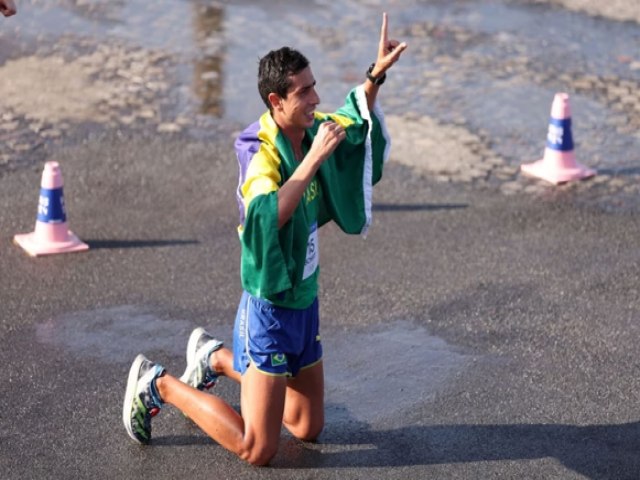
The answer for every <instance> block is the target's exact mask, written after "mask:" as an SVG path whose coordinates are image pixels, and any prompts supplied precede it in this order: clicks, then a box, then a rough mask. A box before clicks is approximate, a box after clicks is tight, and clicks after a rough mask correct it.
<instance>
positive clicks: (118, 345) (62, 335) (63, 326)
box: [36, 305, 193, 363]
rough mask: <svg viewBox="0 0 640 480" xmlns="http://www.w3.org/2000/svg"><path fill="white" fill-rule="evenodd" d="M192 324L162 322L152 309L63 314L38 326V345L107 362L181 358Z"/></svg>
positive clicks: (117, 308)
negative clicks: (156, 354) (140, 356)
mask: <svg viewBox="0 0 640 480" xmlns="http://www.w3.org/2000/svg"><path fill="white" fill-rule="evenodd" d="M192 328H193V324H192V323H191V322H188V321H186V320H167V319H161V318H159V316H158V315H157V314H155V313H154V312H153V311H152V310H151V309H145V308H143V307H140V306H131V305H124V306H119V307H113V308H106V309H97V310H87V311H82V312H74V313H70V314H67V315H62V316H60V317H57V318H53V319H50V320H48V321H46V322H44V323H41V324H39V325H38V326H37V329H36V338H37V340H38V341H39V342H41V343H45V344H50V345H53V346H55V347H59V348H63V349H66V350H68V351H69V352H70V353H72V354H74V355H77V356H81V357H93V358H98V359H99V360H101V361H104V362H107V363H121V362H123V361H125V362H126V361H129V359H132V358H134V357H135V356H136V355H137V354H138V353H141V352H144V353H145V354H150V352H164V353H169V354H172V355H176V356H180V357H183V356H184V349H185V346H186V341H187V338H188V336H189V333H190V332H191V329H192Z"/></svg>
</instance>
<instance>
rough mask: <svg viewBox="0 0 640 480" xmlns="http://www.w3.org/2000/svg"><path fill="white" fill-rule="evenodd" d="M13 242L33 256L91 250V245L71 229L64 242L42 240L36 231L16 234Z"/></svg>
mask: <svg viewBox="0 0 640 480" xmlns="http://www.w3.org/2000/svg"><path fill="white" fill-rule="evenodd" d="M13 242H14V243H15V244H16V245H18V246H19V247H22V248H23V249H24V250H25V251H26V252H27V253H28V254H29V255H30V256H32V257H40V256H42V255H54V254H56V253H71V252H82V251H85V250H89V245H87V244H86V243H84V242H83V241H82V240H80V239H79V238H78V237H76V236H75V235H74V234H73V232H71V231H69V235H68V238H67V240H66V241H64V242H49V241H43V240H40V239H38V238H37V237H36V235H35V232H31V233H23V234H19V235H15V236H14V237H13Z"/></svg>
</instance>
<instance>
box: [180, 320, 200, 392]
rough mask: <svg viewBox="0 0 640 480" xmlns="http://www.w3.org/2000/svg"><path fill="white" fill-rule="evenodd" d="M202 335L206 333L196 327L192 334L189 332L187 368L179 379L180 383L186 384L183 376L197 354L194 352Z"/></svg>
mask: <svg viewBox="0 0 640 480" xmlns="http://www.w3.org/2000/svg"><path fill="white" fill-rule="evenodd" d="M203 333H206V332H205V329H204V328H202V327H198V328H196V329H195V330H194V331H193V332H191V335H189V341H188V342H187V368H186V369H185V373H183V374H182V376H181V377H180V381H181V382H182V383H187V378H186V376H185V374H186V373H187V371H189V368H188V367H189V366H190V365H191V364H192V363H193V361H194V360H195V358H196V353H198V352H197V351H196V349H197V346H198V339H199V338H200V337H201V336H202V334H203Z"/></svg>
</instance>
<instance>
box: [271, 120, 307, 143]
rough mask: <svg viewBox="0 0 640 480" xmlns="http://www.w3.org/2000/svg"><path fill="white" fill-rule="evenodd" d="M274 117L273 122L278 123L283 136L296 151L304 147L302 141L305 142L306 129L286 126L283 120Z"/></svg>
mask: <svg viewBox="0 0 640 480" xmlns="http://www.w3.org/2000/svg"><path fill="white" fill-rule="evenodd" d="M272 117H273V121H274V122H276V125H277V126H278V128H279V129H280V131H281V132H282V134H283V135H284V136H285V137H287V139H288V140H289V142H290V143H291V146H292V147H293V148H294V150H295V149H299V148H300V147H301V146H302V140H304V135H305V130H304V128H300V127H295V126H291V125H286V124H285V122H283V121H282V120H281V119H278V118H277V116H275V115H272Z"/></svg>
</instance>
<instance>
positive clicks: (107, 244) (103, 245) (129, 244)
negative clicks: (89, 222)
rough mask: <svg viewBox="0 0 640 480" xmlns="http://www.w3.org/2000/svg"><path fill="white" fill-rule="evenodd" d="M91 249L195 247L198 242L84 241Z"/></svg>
mask: <svg viewBox="0 0 640 480" xmlns="http://www.w3.org/2000/svg"><path fill="white" fill-rule="evenodd" d="M85 243H87V244H88V245H89V248H92V249H96V250H98V249H117V248H153V247H176V246H180V245H197V244H198V243H200V242H199V241H198V240H86V241H85Z"/></svg>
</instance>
